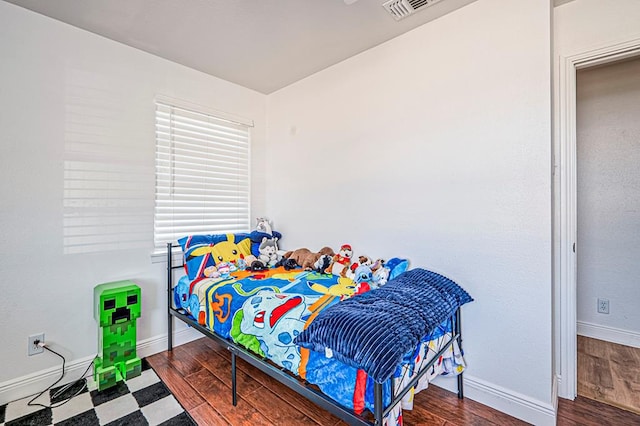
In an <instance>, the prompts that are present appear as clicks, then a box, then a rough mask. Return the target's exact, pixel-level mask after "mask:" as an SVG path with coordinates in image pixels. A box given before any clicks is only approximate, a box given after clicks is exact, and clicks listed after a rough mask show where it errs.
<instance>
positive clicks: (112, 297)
mask: <svg viewBox="0 0 640 426" xmlns="http://www.w3.org/2000/svg"><path fill="white" fill-rule="evenodd" d="M140 296H141V293H140V287H138V286H137V285H135V284H134V283H133V282H131V281H118V282H113V283H106V284H100V285H98V286H96V287H95V288H94V290H93V299H94V311H93V316H94V318H95V319H96V321H97V322H98V325H99V326H100V328H99V339H98V345H99V352H98V356H97V357H96V359H95V360H94V363H93V375H94V380H95V382H96V384H97V385H98V390H103V389H106V388H109V387H111V386H114V385H116V384H117V383H118V382H119V381H121V380H123V379H125V380H126V379H130V378H132V377H135V376H138V375H140V373H141V370H142V364H141V361H140V358H138V357H137V355H136V319H138V318H139V317H140V313H141V308H140V307H141V303H140Z"/></svg>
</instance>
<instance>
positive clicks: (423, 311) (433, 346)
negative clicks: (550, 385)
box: [167, 234, 473, 426]
mask: <svg viewBox="0 0 640 426" xmlns="http://www.w3.org/2000/svg"><path fill="white" fill-rule="evenodd" d="M200 237H202V238H200ZM205 237H206V238H205ZM264 238H265V237H264V236H262V235H255V234H227V235H226V237H225V236H220V235H218V236H199V238H195V239H194V238H192V237H187V238H186V239H182V240H181V243H180V246H181V248H182V251H183V261H182V262H177V263H174V262H173V258H172V249H173V248H175V247H178V246H177V245H175V244H168V246H167V253H168V256H167V297H168V301H169V303H168V323H167V327H168V350H172V348H173V341H172V330H173V318H178V319H180V320H181V321H183V322H185V323H187V324H188V325H190V326H192V327H193V328H195V329H196V330H198V331H200V332H201V333H202V334H204V335H205V336H207V337H209V338H211V339H213V340H215V341H217V342H218V343H220V344H222V345H223V346H224V347H225V348H227V349H228V350H229V351H230V353H231V372H230V374H231V383H232V389H231V398H232V401H233V404H234V405H235V404H236V400H237V396H236V361H237V358H238V357H240V358H241V359H243V360H245V361H247V362H249V363H250V364H252V365H254V366H255V367H257V368H258V369H260V370H261V371H263V372H265V373H266V374H268V375H270V376H271V377H273V378H274V379H276V380H278V381H279V382H281V383H283V384H284V385H286V386H288V387H289V388H291V389H293V390H294V391H296V392H298V393H299V394H301V395H302V396H304V397H306V398H307V399H309V400H310V401H312V402H314V403H315V404H317V405H319V406H321V407H322V408H324V409H326V410H328V411H329V412H331V413H332V414H334V415H336V416H337V417H339V418H341V419H342V420H344V421H345V422H347V423H349V424H354V425H365V424H366V425H372V424H373V425H380V426H381V425H388V426H391V425H398V424H402V410H403V409H410V408H411V407H412V402H413V396H414V394H415V393H416V392H418V391H420V390H422V389H424V388H425V387H426V386H427V385H428V383H429V382H430V381H431V380H433V378H435V377H437V376H439V375H449V376H457V385H458V397H459V398H463V381H462V371H463V370H464V359H463V357H462V349H461V348H462V335H461V323H460V321H461V313H460V307H461V306H462V305H463V304H465V303H467V302H470V301H472V300H473V299H472V298H471V297H470V296H469V295H468V294H467V293H466V292H465V291H464V290H462V289H461V288H460V287H459V286H458V285H457V284H456V283H454V282H453V281H451V280H449V279H448V278H446V277H443V276H442V275H439V274H436V273H434V272H431V271H427V270H424V269H420V268H416V269H408V268H407V262H406V261H405V262H389V264H394V265H398V266H397V268H395V269H394V270H393V271H388V272H389V278H390V279H389V281H388V282H387V283H386V284H384V285H383V286H380V288H377V289H374V290H370V288H371V287H376V286H374V285H373V283H371V284H372V285H371V286H368V285H367V283H366V282H365V283H364V284H365V285H364V286H362V285H361V284H362V280H359V279H354V277H353V276H354V274H352V275H351V278H347V277H346V276H344V274H342V275H335V274H331V273H327V271H325V270H324V269H322V270H304V269H302V268H292V267H291V264H289V265H288V266H287V265H285V266H287V267H285V266H282V265H278V266H276V265H271V267H269V268H258V269H257V270H252V269H253V268H250V267H248V268H247V267H246V266H247V265H246V264H244V263H243V262H239V264H240V266H241V267H232V268H231V270H229V269H228V264H229V263H232V264H233V263H234V262H222V263H221V265H223V267H222V268H220V269H219V271H222V273H216V274H215V275H214V276H204V275H203V271H204V270H206V269H207V268H210V267H211V266H212V265H213V264H215V261H216V260H230V258H229V256H230V255H231V254H232V253H233V252H236V253H235V254H237V253H238V252H242V251H244V252H245V253H247V254H248V255H249V256H253V254H254V253H258V251H257V250H258V246H259V245H260V243H261V242H263V241H264V240H263V239H264ZM221 242H223V243H228V242H231V243H232V244H235V247H232V248H231V249H229V247H226V249H227V250H223V252H224V253H227V254H226V255H221V254H220V253H221V252H220V250H218V251H216V252H214V250H213V247H215V246H216V245H218V244H220V243H221ZM241 242H242V244H241ZM243 244H244V245H243ZM223 245H227V244H223ZM203 247H207V248H206V249H203ZM220 248H224V247H220ZM193 253H195V254H196V256H194V255H193ZM225 256H226V258H225ZM194 258H195V259H194ZM241 258H242V259H244V257H243V256H241ZM248 258H249V257H247V259H248ZM394 260H397V259H394ZM181 268H184V269H185V271H186V272H187V273H186V275H184V276H181V277H180V278H179V279H178V280H177V281H174V270H176V269H181ZM234 269H235V270H234ZM369 278H371V275H369ZM367 290H369V291H367ZM358 293H360V294H358Z"/></svg>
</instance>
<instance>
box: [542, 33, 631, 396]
mask: <svg viewBox="0 0 640 426" xmlns="http://www.w3.org/2000/svg"><path fill="white" fill-rule="evenodd" d="M637 56H640V39H636V40H631V41H627V42H623V43H618V44H612V45H606V46H603V47H601V48H597V49H589V50H586V51H583V52H580V53H577V54H574V55H571V56H566V57H564V56H561V57H559V58H558V63H557V66H558V67H557V75H556V78H555V81H557V83H558V84H557V86H556V87H557V90H556V100H555V105H556V106H555V122H556V126H555V136H554V141H555V142H554V158H555V160H554V165H555V169H556V173H555V174H554V222H553V223H554V283H555V284H554V300H555V302H554V305H555V308H554V312H555V319H554V324H555V327H554V342H555V343H554V346H555V352H554V360H555V371H556V378H557V385H558V388H557V389H558V390H557V395H558V396H559V397H562V398H568V399H571V400H573V399H574V398H575V396H576V394H577V352H578V348H577V334H578V330H577V328H578V323H577V311H578V301H577V256H576V252H577V247H576V242H577V190H576V187H577V183H576V180H577V170H576V169H577V154H576V150H577V147H576V73H577V71H578V70H581V69H586V68H590V67H594V66H599V65H603V64H607V63H613V62H616V61H619V60H624V59H629V58H632V57H637ZM631 338H632V339H634V341H635V342H636V343H637V346H640V338H638V336H637V335H632V336H631ZM635 339H637V341H636V340H635Z"/></svg>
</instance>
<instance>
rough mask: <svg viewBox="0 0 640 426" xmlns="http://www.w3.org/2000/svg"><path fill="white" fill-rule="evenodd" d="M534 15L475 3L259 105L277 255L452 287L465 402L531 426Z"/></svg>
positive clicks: (546, 397)
mask: <svg viewBox="0 0 640 426" xmlns="http://www.w3.org/2000/svg"><path fill="white" fill-rule="evenodd" d="M550 14H551V8H550V4H549V2H510V1H501V0H480V1H477V2H475V3H473V4H471V5H469V6H466V7H465V8H463V9H460V10H458V11H456V12H454V13H452V14H450V15H447V16H445V17H443V18H441V19H438V20H436V21H434V22H432V23H429V24H427V25H425V26H422V27H420V28H418V29H416V30H413V31H412V32H410V33H407V34H405V35H403V36H401V37H398V38H396V39H394V40H391V41H390V42H387V43H384V44H382V45H380V46H378V47H376V48H374V49H371V50H369V51H367V52H364V53H362V54H360V55H358V56H355V57H353V58H350V59H348V60H346V61H344V62H342V63H340V64H338V65H336V66H333V67H331V68H329V69H327V70H324V71H322V72H319V73H317V74H315V75H313V76H311V77H309V78H307V79H305V80H302V81H300V82H298V83H295V84H293V85H291V86H289V87H287V88H284V89H282V90H280V91H278V92H276V93H274V94H272V95H270V96H269V97H268V131H267V140H268V150H267V151H268V153H267V158H268V161H267V176H268V182H267V196H266V199H267V211H268V214H269V216H270V217H272V218H274V220H275V221H276V222H277V224H278V225H280V226H279V229H280V230H281V231H282V232H283V234H284V235H285V237H286V240H285V241H284V242H285V243H286V244H287V247H288V248H296V247H299V246H307V247H310V248H312V249H318V248H320V247H321V246H322V245H331V246H332V247H334V248H338V247H339V246H340V244H342V243H351V245H352V246H353V247H354V251H355V253H356V254H367V255H369V256H373V257H378V256H381V257H386V258H389V257H392V256H405V257H408V258H409V259H410V260H411V263H412V265H413V266H414V267H418V266H419V267H426V268H430V269H432V270H435V271H438V272H440V273H442V274H444V275H447V276H449V277H450V278H452V279H454V280H456V281H457V282H459V283H460V284H461V285H462V286H463V287H465V288H466V289H467V290H468V291H469V292H470V293H471V295H472V296H473V297H474V298H475V299H476V301H475V302H473V303H471V304H469V305H468V306H466V307H465V308H464V309H463V318H464V320H463V321H464V322H463V332H464V346H465V349H466V354H467V361H468V363H469V369H468V372H467V375H466V378H467V383H468V386H467V395H468V396H469V397H471V398H473V399H478V400H480V401H481V402H484V403H488V404H489V405H492V406H494V407H498V408H500V409H502V410H504V411H507V412H510V413H513V414H514V415H517V416H520V417H522V418H525V419H526V420H528V421H530V422H532V423H536V424H543V423H550V422H553V416H554V413H553V411H554V410H553V408H552V364H551V362H552V360H551V354H552V346H551V345H552V339H551V327H552V323H551V321H552V300H551V295H552V287H551V167H550V166H551V142H550V140H551V135H550V129H551V122H550V117H551V97H550V96H551V95H550V91H551V87H550V81H551V79H550V59H551V47H550V46H551V41H550V34H551V31H550V25H551V16H550Z"/></svg>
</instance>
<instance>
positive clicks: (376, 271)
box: [371, 259, 391, 288]
mask: <svg viewBox="0 0 640 426" xmlns="http://www.w3.org/2000/svg"><path fill="white" fill-rule="evenodd" d="M371 271H372V281H373V282H372V283H371V284H372V285H371V286H372V287H373V288H379V287H382V286H383V285H385V284H386V283H387V281H389V274H390V272H391V270H390V269H389V268H388V267H387V266H386V265H385V262H384V260H383V259H376V261H375V262H373V265H371Z"/></svg>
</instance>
